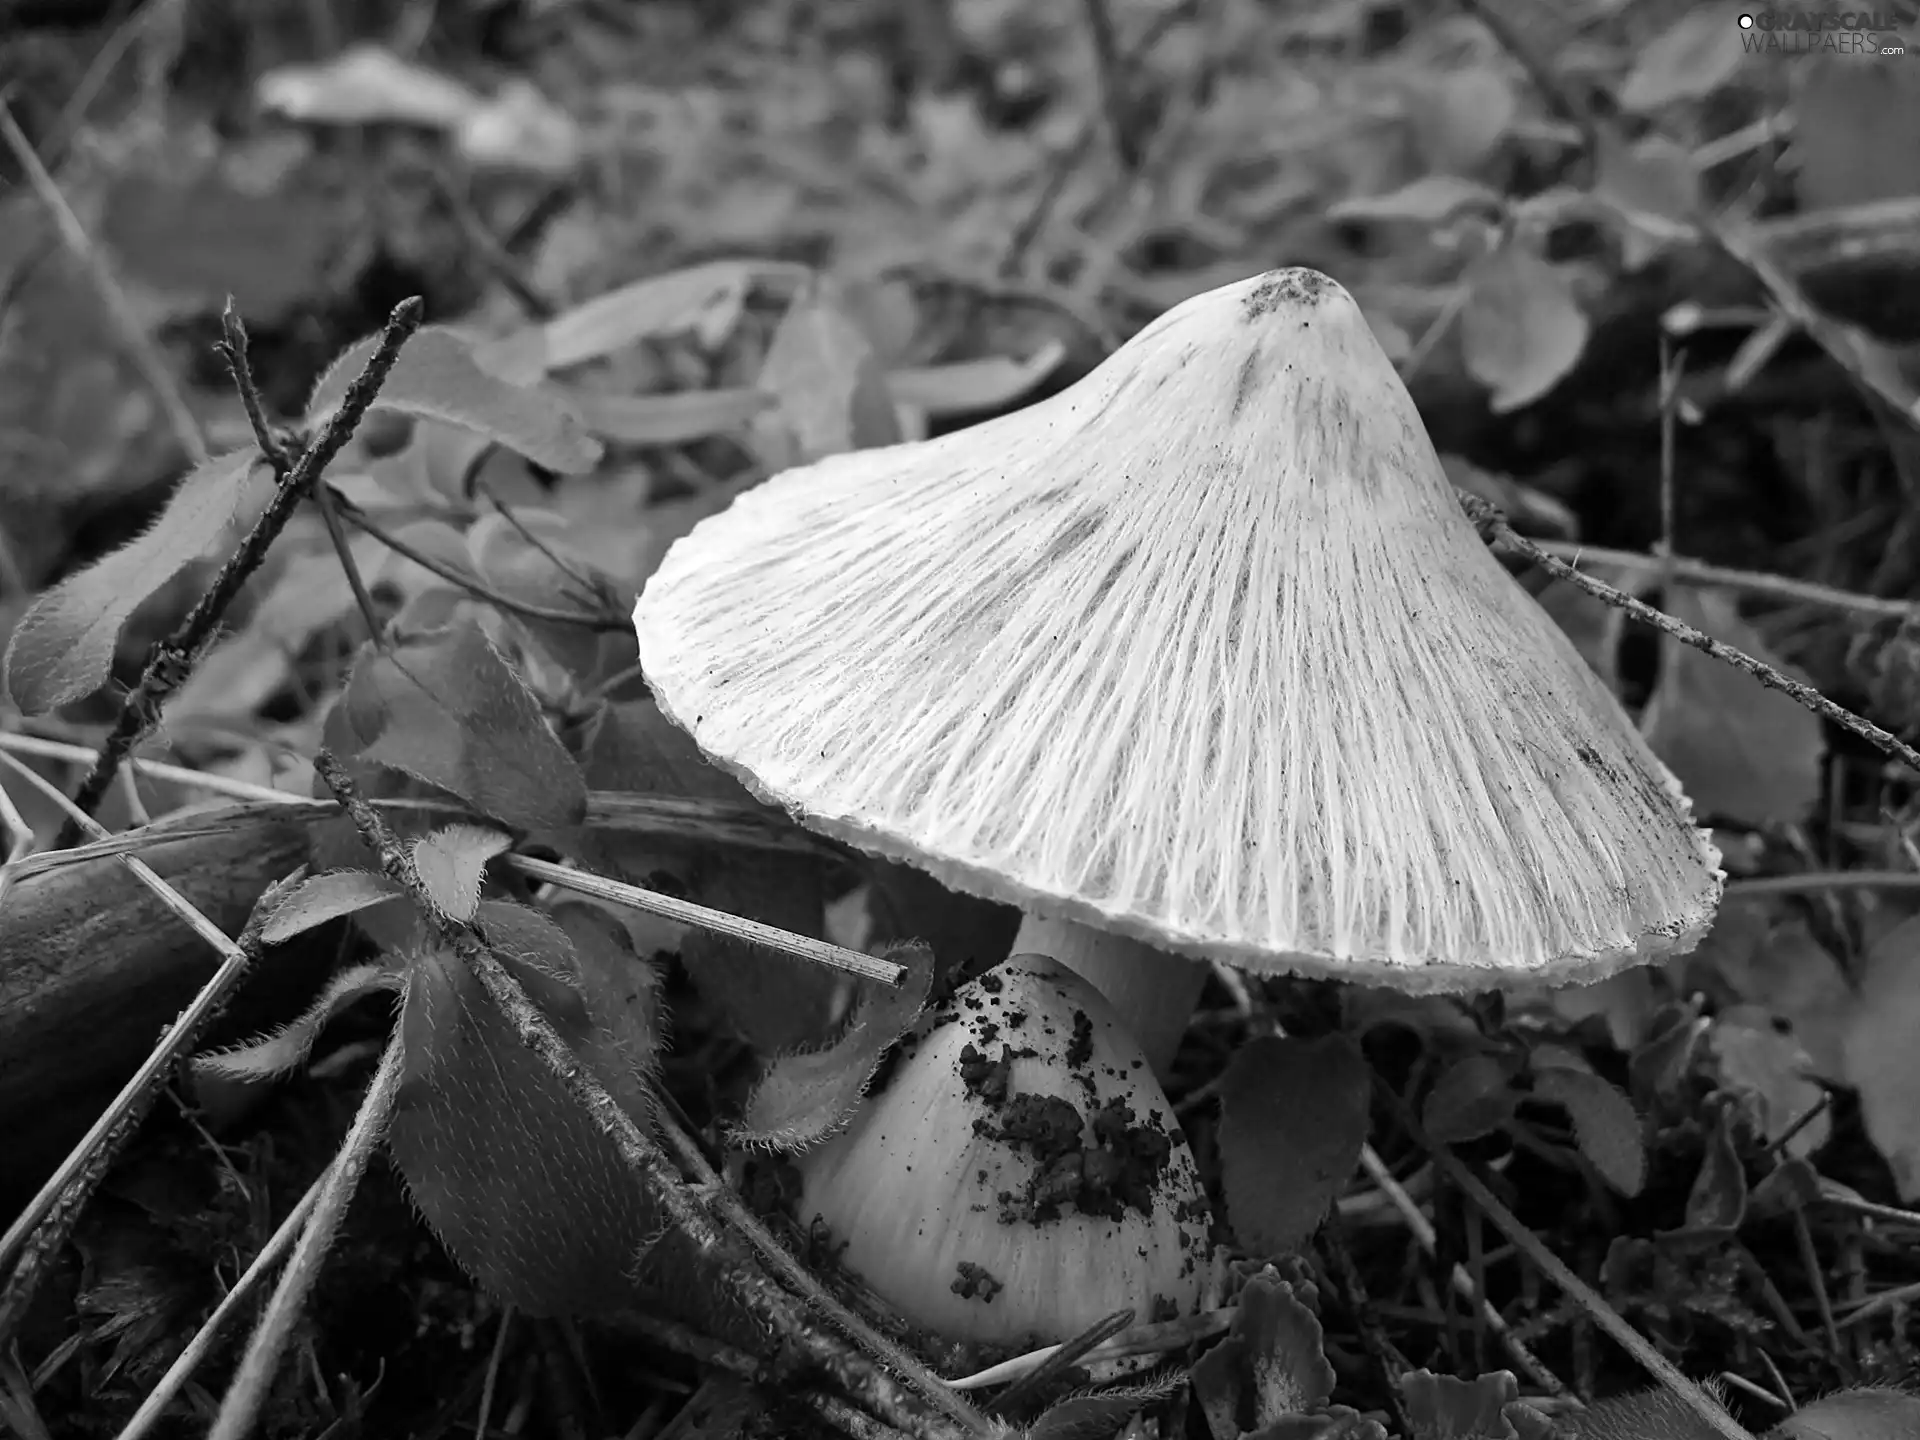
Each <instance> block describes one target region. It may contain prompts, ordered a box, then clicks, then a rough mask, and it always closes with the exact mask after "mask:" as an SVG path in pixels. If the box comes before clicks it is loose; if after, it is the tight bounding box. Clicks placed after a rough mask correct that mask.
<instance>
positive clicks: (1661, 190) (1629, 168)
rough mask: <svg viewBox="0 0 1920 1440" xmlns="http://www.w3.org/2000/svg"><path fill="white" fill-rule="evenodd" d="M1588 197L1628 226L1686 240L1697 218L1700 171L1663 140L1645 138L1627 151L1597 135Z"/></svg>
mask: <svg viewBox="0 0 1920 1440" xmlns="http://www.w3.org/2000/svg"><path fill="white" fill-rule="evenodd" d="M1596 158H1597V160H1598V166H1597V170H1596V173H1595V175H1594V177H1593V193H1594V194H1595V195H1597V196H1598V197H1599V198H1600V199H1602V200H1604V201H1606V202H1607V204H1608V205H1609V206H1611V207H1612V208H1613V209H1614V210H1616V211H1618V212H1619V213H1620V214H1621V215H1623V216H1625V217H1627V218H1628V219H1630V220H1636V221H1639V222H1640V223H1642V224H1645V223H1646V222H1647V221H1649V220H1652V221H1656V222H1660V223H1659V224H1658V225H1657V226H1655V227H1654V228H1656V229H1658V230H1659V231H1660V232H1661V233H1663V234H1666V235H1668V236H1669V237H1671V238H1676V239H1677V238H1682V237H1684V236H1687V235H1691V234H1693V233H1694V231H1695V230H1696V228H1697V217H1698V215H1699V212H1700V207H1701V198H1700V170H1699V167H1698V166H1696V165H1695V164H1694V163H1693V156H1692V155H1690V154H1688V153H1687V151H1685V150H1683V149H1682V148H1681V147H1680V146H1678V145H1676V144H1674V142H1673V141H1671V140H1669V139H1667V138H1666V137H1665V136H1664V135H1650V136H1648V137H1647V138H1646V139H1644V140H1642V141H1640V142H1639V143H1637V144H1635V145H1632V146H1629V145H1628V144H1627V143H1626V141H1625V140H1623V139H1621V138H1620V136H1619V135H1617V134H1615V133H1614V132H1613V131H1612V130H1603V131H1602V132H1601V134H1600V144H1599V151H1598V155H1597V157H1596Z"/></svg>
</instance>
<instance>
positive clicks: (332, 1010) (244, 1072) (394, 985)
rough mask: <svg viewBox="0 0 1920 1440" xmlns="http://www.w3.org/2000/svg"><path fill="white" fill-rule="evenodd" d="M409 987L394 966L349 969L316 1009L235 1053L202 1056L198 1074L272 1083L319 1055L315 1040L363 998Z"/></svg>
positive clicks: (198, 1057) (196, 1061)
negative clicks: (330, 1024)
mask: <svg viewBox="0 0 1920 1440" xmlns="http://www.w3.org/2000/svg"><path fill="white" fill-rule="evenodd" d="M405 983H406V982H405V976H404V975H403V974H402V972H401V971H400V970H399V969H398V968H397V967H396V966H394V965H391V964H384V963H383V964H373V965H353V966H349V967H348V968H347V969H345V970H342V971H340V972H339V973H338V974H337V975H335V976H334V977H333V978H332V979H330V980H329V981H327V983H326V986H325V988H323V989H322V990H321V992H320V994H319V995H318V996H316V997H315V999H314V1001H313V1003H312V1004H311V1005H309V1006H308V1007H307V1008H306V1009H305V1010H303V1011H302V1012H301V1013H300V1014H299V1015H298V1016H297V1017H296V1018H295V1019H293V1020H290V1021H288V1022H287V1023H286V1024H285V1025H283V1026H281V1027H280V1028H279V1029H278V1030H276V1031H274V1032H273V1033H272V1034H271V1035H267V1036H264V1037H262V1038H261V1039H258V1040H254V1041H250V1042H248V1043H247V1044H245V1045H235V1046H233V1047H232V1048H231V1049H227V1050H211V1051H208V1052H207V1053H206V1054H204V1055H196V1056H194V1057H193V1068H194V1070H195V1072H196V1073H198V1074H206V1075H220V1076H224V1077H226V1078H228V1079H233V1080H270V1079H273V1078H274V1077H276V1076H279V1075H290V1074H292V1073H293V1072H294V1071H295V1070H297V1069H299V1068H300V1066H302V1065H304V1064H305V1063H306V1060H307V1056H309V1055H310V1054H312V1053H313V1046H314V1042H315V1041H316V1040H318V1039H319V1038H320V1032H321V1031H322V1030H324V1029H325V1028H326V1025H327V1022H328V1021H329V1020H331V1019H333V1017H334V1016H336V1015H338V1014H339V1013H340V1012H341V1011H342V1010H345V1009H346V1008H347V1007H348V1006H349V1005H351V1004H353V1003H354V1001H356V1000H359V999H361V998H362V997H363V996H367V995H371V994H373V993H374V992H375V991H377V990H390V991H391V990H399V989H400V988H402V986H403V985H404V984H405Z"/></svg>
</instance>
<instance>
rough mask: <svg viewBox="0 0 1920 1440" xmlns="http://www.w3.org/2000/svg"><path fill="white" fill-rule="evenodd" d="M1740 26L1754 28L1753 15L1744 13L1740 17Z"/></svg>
mask: <svg viewBox="0 0 1920 1440" xmlns="http://www.w3.org/2000/svg"><path fill="white" fill-rule="evenodd" d="M1740 28H1741V29H1742V30H1751V29H1752V28H1753V16H1751V15H1742V16H1741V17H1740Z"/></svg>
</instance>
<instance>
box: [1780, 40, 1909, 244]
mask: <svg viewBox="0 0 1920 1440" xmlns="http://www.w3.org/2000/svg"><path fill="white" fill-rule="evenodd" d="M1883 13H1884V12H1883ZM1793 81H1794V88H1793V158H1794V161H1795V166H1794V172H1793V173H1794V182H1793V183H1794V191H1795V193H1796V195H1797V196H1798V198H1799V201H1800V207H1801V209H1802V210H1803V211H1813V210H1823V209H1838V208H1840V207H1842V206H1847V205H1868V204H1872V203H1873V202H1874V201H1876V200H1893V199H1898V198H1905V197H1908V196H1912V195H1914V194H1916V193H1920V145H1915V144H1914V143H1913V142H1914V140H1915V138H1916V137H1920V66H1917V65H1915V63H1914V56H1913V55H1912V54H1911V53H1909V54H1908V55H1907V56H1905V57H1904V58H1901V59H1888V60H1882V61H1879V62H1878V63H1874V64H1859V63H1848V62H1847V61H1845V60H1841V59H1838V58H1837V57H1836V58H1834V59H1827V60H1822V61H1816V62H1814V63H1812V64H1807V65H1795V66H1794V67H1793ZM1896 137H1897V138H1896Z"/></svg>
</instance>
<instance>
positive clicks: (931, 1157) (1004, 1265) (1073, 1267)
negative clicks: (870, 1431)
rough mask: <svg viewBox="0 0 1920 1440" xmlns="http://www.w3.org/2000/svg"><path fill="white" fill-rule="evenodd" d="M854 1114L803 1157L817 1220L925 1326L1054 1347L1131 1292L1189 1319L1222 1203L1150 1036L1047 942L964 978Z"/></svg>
mask: <svg viewBox="0 0 1920 1440" xmlns="http://www.w3.org/2000/svg"><path fill="white" fill-rule="evenodd" d="M904 1051H905V1053H903V1055H902V1057H901V1059H900V1060H899V1061H898V1063H897V1066H896V1068H895V1069H894V1071H893V1073H892V1075H891V1076H890V1077H889V1078H888V1080H887V1081H886V1083H885V1085H884V1087H883V1088H881V1089H880V1090H879V1091H878V1093H876V1094H873V1095H870V1096H868V1097H867V1098H866V1099H865V1100H863V1101H862V1102H861V1105H860V1108H859V1109H858V1110H857V1111H856V1112H855V1114H854V1117H853V1120H852V1122H851V1123H850V1125H849V1126H848V1128H847V1129H845V1130H843V1131H841V1132H840V1133H839V1134H837V1135H835V1136H834V1137H833V1138H832V1139H830V1140H828V1141H827V1142H825V1143H824V1144H823V1145H821V1146H819V1147H818V1148H816V1149H814V1150H811V1151H809V1152H807V1153H806V1154H804V1155H802V1156H801V1157H800V1158H799V1161H798V1164H799V1167H800V1170H801V1174H802V1176H803V1187H802V1190H801V1197H800V1212H799V1213H800V1218H801V1220H802V1221H803V1222H808V1223H810V1222H813V1221H815V1220H818V1221H819V1222H821V1223H822V1225H823V1226H824V1228H825V1229H826V1231H827V1234H828V1236H829V1237H830V1239H831V1241H832V1242H833V1243H834V1244H836V1245H842V1244H843V1245H844V1246H845V1249H844V1251H843V1252H842V1260H843V1262H844V1263H845V1264H846V1266H847V1268H848V1269H849V1270H851V1271H852V1272H853V1273H854V1274H856V1275H858V1276H859V1277H861V1279H862V1280H863V1281H864V1282H865V1283H866V1284H867V1286H868V1287H869V1288H871V1289H872V1290H873V1291H874V1292H875V1293H877V1294H878V1295H880V1296H881V1298H883V1299H885V1300H886V1301H887V1302H888V1303H889V1304H891V1305H892V1306H893V1307H894V1308H895V1309H896V1310H898V1311H899V1312H900V1313H901V1314H902V1315H904V1316H906V1317H907V1318H908V1319H909V1320H911V1321H913V1322H914V1323H915V1324H918V1325H921V1326H923V1327H925V1328H926V1329H928V1330H931V1331H934V1332H936V1333H938V1334H940V1335H943V1336H946V1337H947V1338H949V1339H954V1340H967V1341H976V1342H985V1343H1000V1344H1014V1343H1017V1342H1020V1341H1023V1340H1029V1339H1030V1340H1033V1341H1035V1342H1037V1343H1041V1344H1048V1343H1054V1342H1058V1341H1062V1340H1066V1339H1069V1338H1070V1337H1072V1336H1073V1335H1076V1334H1078V1333H1080V1332H1081V1331H1083V1330H1086V1329H1087V1328H1089V1327H1090V1326H1092V1325H1093V1324H1095V1323H1096V1322H1098V1321H1099V1320H1101V1319H1104V1318H1105V1317H1106V1316H1108V1315H1111V1314H1112V1313H1113V1312H1114V1311H1116V1310H1120V1309H1124V1308H1126V1307H1128V1306H1132V1307H1134V1310H1135V1314H1136V1315H1137V1316H1138V1318H1139V1319H1140V1320H1142V1321H1145V1320H1148V1319H1161V1318H1171V1317H1172V1316H1173V1315H1177V1314H1190V1313H1192V1312H1193V1311H1194V1310H1196V1309H1197V1308H1198V1306H1199V1302H1200V1298H1201V1291H1202V1288H1203V1287H1204V1285H1205V1282H1206V1279H1207V1275H1208V1263H1207V1261H1208V1255H1209V1247H1208V1243H1207V1203H1206V1198H1205V1195H1204V1193H1203V1192H1202V1190H1201V1188H1200V1181H1199V1177H1198V1175H1197V1174H1196V1173H1195V1170H1194V1164H1193V1155H1192V1153H1191V1152H1190V1151H1189V1150H1188V1148H1187V1141H1186V1137H1185V1136H1184V1135H1183V1134H1182V1133H1181V1131H1180V1127H1179V1124H1178V1122H1177V1121H1175V1119H1174V1117H1173V1107H1172V1106H1171V1105H1169V1104H1168V1103H1167V1097H1166V1095H1165V1093H1164V1092H1163V1091H1162V1090H1161V1089H1160V1085H1159V1082H1158V1081H1156V1080H1155V1079H1154V1078H1153V1074H1152V1072H1151V1070H1150V1069H1149V1068H1148V1066H1147V1063H1146V1057H1145V1056H1144V1055H1143V1054H1142V1053H1141V1052H1140V1047H1139V1046H1138V1045H1137V1044H1136V1043H1135V1042H1134V1040H1133V1038H1132V1037H1131V1036H1130V1035H1128V1034H1127V1032H1126V1030H1125V1029H1124V1028H1123V1027H1122V1026H1121V1024H1120V1023H1119V1021H1118V1020H1117V1019H1116V1018H1115V1016H1114V1014H1113V1010H1112V1007H1111V1006H1109V1005H1108V1004H1107V1003H1106V1001H1104V1000H1103V999H1102V998H1101V997H1100V994H1099V992H1098V991H1096V990H1095V989H1094V988H1093V987H1092V986H1090V985H1089V984H1087V982H1086V981H1084V980H1082V979H1081V978H1080V977H1079V976H1078V975H1076V974H1074V973H1073V972H1072V971H1071V970H1068V969H1066V968H1065V967H1064V966H1061V965H1059V964H1056V963H1055V962H1054V961H1052V960H1050V959H1048V958H1047V957H1046V956H1043V955H1018V956H1015V957H1014V958H1013V959H1011V960H1008V961H1006V962H1005V963H1003V964H1001V965H999V966H996V967H995V968H994V969H992V970H989V971H988V972H987V973H986V974H984V975H982V976H981V977H980V978H978V979H977V980H974V981H972V982H970V983H969V984H967V985H964V986H962V987H961V988H960V989H959V990H958V991H957V992H956V993H955V995H954V998H953V1000H952V1001H951V1002H950V1003H949V1004H948V1005H947V1006H944V1007H942V1009H941V1010H940V1012H939V1013H938V1014H936V1015H935V1016H934V1017H933V1018H932V1020H931V1022H930V1023H929V1024H927V1025H926V1026H923V1027H922V1028H921V1029H920V1030H919V1031H917V1032H916V1034H915V1036H914V1037H913V1038H912V1039H911V1040H910V1041H909V1042H908V1043H907V1045H906V1046H905V1047H904Z"/></svg>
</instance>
